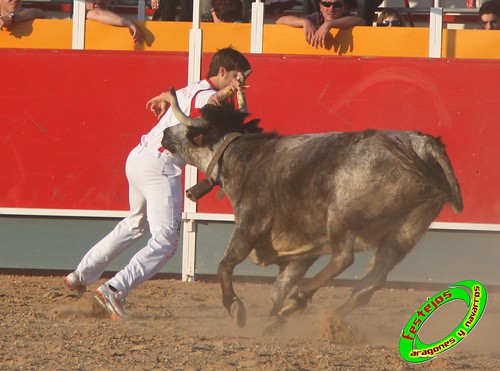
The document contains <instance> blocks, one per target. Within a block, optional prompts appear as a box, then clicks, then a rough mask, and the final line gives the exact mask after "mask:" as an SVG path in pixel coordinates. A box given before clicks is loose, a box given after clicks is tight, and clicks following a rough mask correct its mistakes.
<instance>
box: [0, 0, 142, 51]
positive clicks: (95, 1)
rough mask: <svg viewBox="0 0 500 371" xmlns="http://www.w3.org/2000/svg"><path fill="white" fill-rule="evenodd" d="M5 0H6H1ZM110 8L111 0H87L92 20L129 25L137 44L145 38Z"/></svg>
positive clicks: (122, 25)
mask: <svg viewBox="0 0 500 371" xmlns="http://www.w3.org/2000/svg"><path fill="white" fill-rule="evenodd" d="M1 1H4V0H1ZM108 9H109V0H86V1H85V17H86V18H87V19H90V20H92V21H96V22H100V23H104V24H108V25H110V26H117V27H127V28H128V30H129V32H130V35H132V39H133V40H134V42H135V43H136V44H140V43H141V42H142V40H143V36H142V32H141V30H140V28H139V27H137V26H136V25H135V23H134V22H132V21H131V20H129V19H127V18H123V17H122V16H120V15H118V14H116V13H113V12H112V11H110V10H108Z"/></svg>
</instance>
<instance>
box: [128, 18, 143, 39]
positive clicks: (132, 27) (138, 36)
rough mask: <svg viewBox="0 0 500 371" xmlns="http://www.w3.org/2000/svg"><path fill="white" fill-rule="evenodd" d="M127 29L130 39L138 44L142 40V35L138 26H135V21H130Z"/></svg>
mask: <svg viewBox="0 0 500 371" xmlns="http://www.w3.org/2000/svg"><path fill="white" fill-rule="evenodd" d="M128 30H129V32H130V34H131V35H132V39H134V42H135V43H136V44H140V43H141V42H142V40H143V36H142V32H141V30H140V29H139V27H137V26H136V25H135V23H133V22H132V24H131V25H130V26H129V27H128Z"/></svg>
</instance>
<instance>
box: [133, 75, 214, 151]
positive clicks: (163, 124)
mask: <svg viewBox="0 0 500 371" xmlns="http://www.w3.org/2000/svg"><path fill="white" fill-rule="evenodd" d="M215 93H217V90H216V88H215V87H214V86H213V85H212V84H211V82H210V81H209V80H201V81H197V82H194V83H192V84H190V85H188V86H186V87H185V88H182V89H180V90H177V100H178V102H179V107H180V109H181V110H182V112H184V113H185V114H186V115H188V116H189V117H200V115H201V108H202V107H203V106H205V105H206V104H207V103H208V99H209V98H210V97H211V96H212V95H214V94H215ZM179 123H180V121H179V120H177V118H176V117H175V115H174V113H173V112H172V108H169V109H168V111H167V112H166V113H165V115H164V116H163V117H162V118H161V119H160V121H159V122H158V124H156V126H155V127H154V128H153V129H151V131H150V132H149V133H147V134H145V135H143V136H142V138H141V145H142V146H143V147H145V148H149V149H152V150H158V149H159V148H160V147H161V140H162V139H163V130H165V129H166V128H169V127H172V126H175V125H178V124H179Z"/></svg>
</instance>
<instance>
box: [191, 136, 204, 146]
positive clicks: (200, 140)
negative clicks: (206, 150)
mask: <svg viewBox="0 0 500 371" xmlns="http://www.w3.org/2000/svg"><path fill="white" fill-rule="evenodd" d="M193 142H195V143H196V144H197V145H198V146H200V147H201V145H202V144H203V134H199V135H197V136H195V137H193Z"/></svg>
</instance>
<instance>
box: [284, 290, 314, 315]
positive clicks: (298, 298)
mask: <svg viewBox="0 0 500 371" xmlns="http://www.w3.org/2000/svg"><path fill="white" fill-rule="evenodd" d="M306 308H307V298H306V297H305V295H304V294H303V293H299V294H296V295H293V296H291V297H290V299H288V304H287V305H285V306H284V307H283V309H282V310H281V311H280V312H279V315H280V316H282V317H290V316H291V315H292V314H296V313H300V312H302V311H304V309H306Z"/></svg>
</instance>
